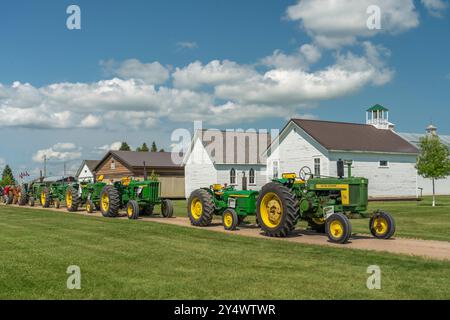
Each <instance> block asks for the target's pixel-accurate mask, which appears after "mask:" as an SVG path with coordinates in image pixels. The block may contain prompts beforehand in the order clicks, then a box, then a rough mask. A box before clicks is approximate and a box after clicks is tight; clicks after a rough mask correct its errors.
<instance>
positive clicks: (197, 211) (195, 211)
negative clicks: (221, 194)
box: [191, 198, 203, 220]
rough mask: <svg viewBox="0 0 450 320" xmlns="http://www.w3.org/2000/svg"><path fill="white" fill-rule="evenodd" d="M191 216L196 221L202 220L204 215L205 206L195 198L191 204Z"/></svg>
mask: <svg viewBox="0 0 450 320" xmlns="http://www.w3.org/2000/svg"><path fill="white" fill-rule="evenodd" d="M191 214H192V217H193V218H194V219H195V220H198V219H200V217H201V216H202V214H203V205H202V202H201V201H200V199H198V198H195V199H194V200H192V202H191Z"/></svg>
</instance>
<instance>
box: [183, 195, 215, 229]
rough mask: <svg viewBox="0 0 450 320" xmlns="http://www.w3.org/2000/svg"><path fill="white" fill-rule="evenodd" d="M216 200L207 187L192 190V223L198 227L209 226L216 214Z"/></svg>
mask: <svg viewBox="0 0 450 320" xmlns="http://www.w3.org/2000/svg"><path fill="white" fill-rule="evenodd" d="M214 207H215V206H214V200H213V197H212V195H211V194H210V193H209V192H208V191H206V190H205V189H198V190H195V191H193V192H192V194H191V196H190V197H189V201H188V216H189V220H190V221H191V224H192V225H194V226H197V227H207V226H209V225H210V224H211V222H212V219H213V215H214Z"/></svg>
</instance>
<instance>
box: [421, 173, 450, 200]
mask: <svg viewBox="0 0 450 320" xmlns="http://www.w3.org/2000/svg"><path fill="white" fill-rule="evenodd" d="M435 184H436V194H437V195H450V177H447V179H442V180H436V183H435ZM417 186H418V187H419V188H423V191H422V192H423V195H424V196H431V195H432V194H433V182H432V181H431V179H425V178H423V177H421V176H418V177H417ZM419 194H420V191H419Z"/></svg>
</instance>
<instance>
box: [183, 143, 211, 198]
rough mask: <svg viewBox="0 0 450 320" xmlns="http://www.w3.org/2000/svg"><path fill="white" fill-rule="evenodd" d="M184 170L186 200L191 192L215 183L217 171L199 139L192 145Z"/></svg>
mask: <svg viewBox="0 0 450 320" xmlns="http://www.w3.org/2000/svg"><path fill="white" fill-rule="evenodd" d="M184 170H185V193H186V199H187V198H189V196H190V195H191V193H192V191H194V190H196V189H199V188H204V187H209V186H210V185H212V184H215V183H217V171H216V169H215V167H214V164H213V163H212V161H211V159H210V158H209V155H208V153H207V152H206V150H205V148H204V147H203V144H202V143H201V141H200V140H199V139H197V141H196V142H195V144H194V148H193V150H192V152H191V154H190V156H189V158H188V159H187V161H186V165H185V168H184Z"/></svg>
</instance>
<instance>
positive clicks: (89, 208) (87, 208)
mask: <svg viewBox="0 0 450 320" xmlns="http://www.w3.org/2000/svg"><path fill="white" fill-rule="evenodd" d="M86 211H91V205H90V204H89V203H88V204H86Z"/></svg>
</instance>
